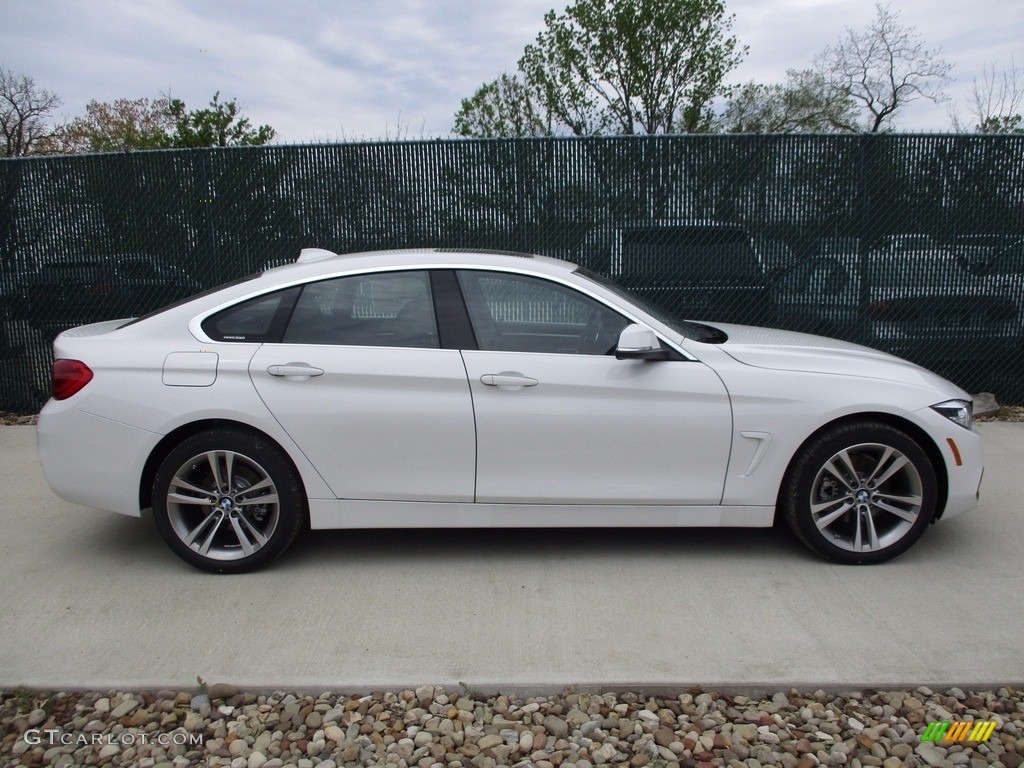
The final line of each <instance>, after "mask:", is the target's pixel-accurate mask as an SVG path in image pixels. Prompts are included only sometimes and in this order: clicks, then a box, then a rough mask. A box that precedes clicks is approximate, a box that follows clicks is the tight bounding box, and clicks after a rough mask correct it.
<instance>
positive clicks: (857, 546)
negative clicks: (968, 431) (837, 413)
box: [781, 422, 937, 564]
mask: <svg viewBox="0 0 1024 768" xmlns="http://www.w3.org/2000/svg"><path fill="white" fill-rule="evenodd" d="M936 497H937V482H936V477H935V469H934V467H933V466H932V463H931V461H930V460H929V458H928V455H927V454H926V453H925V451H924V450H923V449H922V448H921V446H920V445H918V443H917V442H916V441H915V440H914V439H913V438H911V437H910V436H909V435H907V434H906V433H904V432H902V431H900V430H898V429H896V428H894V427H892V426H889V425H887V424H882V423H876V422H865V423H859V424H846V425H842V426H838V427H836V428H834V429H831V430H828V431H826V432H824V433H822V434H821V435H818V436H817V437H816V438H815V439H814V440H812V441H811V442H810V443H809V444H808V445H806V446H805V447H804V450H803V452H802V453H801V455H800V456H798V457H797V458H796V459H795V460H794V462H793V465H792V466H791V468H790V471H789V473H788V475H787V477H786V481H785V485H784V486H783V492H782V496H781V511H782V513H783V515H784V517H785V519H786V522H787V524H788V525H789V527H790V528H791V529H792V530H793V532H794V533H795V534H796V535H797V537H798V538H800V540H801V541H803V542H804V543H805V544H806V545H807V546H808V547H810V548H811V549H812V550H814V551H815V552H817V553H818V554H819V555H821V556H822V557H825V558H827V559H829V560H834V561H836V562H840V563H849V564H869V563H880V562H883V561H885V560H889V559H891V558H893V557H896V556H897V555H899V554H902V553H903V552H905V551H906V550H907V549H908V548H910V546H911V545H912V544H913V543H914V542H915V541H917V540H918V539H919V538H920V537H921V534H923V533H924V530H925V528H927V527H928V524H929V523H930V522H931V520H932V519H933V517H934V515H935V504H936Z"/></svg>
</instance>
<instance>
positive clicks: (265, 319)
mask: <svg viewBox="0 0 1024 768" xmlns="http://www.w3.org/2000/svg"><path fill="white" fill-rule="evenodd" d="M299 290H300V289H299V287H298V286H295V287H293V288H288V289H286V290H283V291H276V292H274V293H269V294H266V295H263V296H256V297H255V298H252V299H248V300H247V301H243V302H240V303H238V304H235V305H234V306H232V307H228V308H227V309H222V310H221V311H220V312H218V313H217V314H215V315H210V316H209V317H208V318H206V319H205V320H204V321H203V323H202V328H203V332H204V333H205V334H206V335H207V336H209V337H210V338H211V339H213V340H214V341H239V342H265V341H280V339H281V335H282V333H283V332H284V327H285V325H286V323H287V322H288V316H289V315H290V314H291V311H292V307H294V306H295V299H296V297H297V296H298V295H299Z"/></svg>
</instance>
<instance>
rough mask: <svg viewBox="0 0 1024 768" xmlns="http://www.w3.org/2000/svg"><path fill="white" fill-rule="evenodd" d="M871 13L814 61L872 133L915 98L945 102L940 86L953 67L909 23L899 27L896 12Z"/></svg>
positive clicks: (880, 10) (879, 10)
mask: <svg viewBox="0 0 1024 768" xmlns="http://www.w3.org/2000/svg"><path fill="white" fill-rule="evenodd" d="M875 11H876V15H875V19H874V21H872V22H871V23H870V24H869V25H868V26H867V27H865V28H864V29H862V30H855V29H852V28H850V27H847V29H846V33H845V35H844V36H843V37H841V38H840V40H839V42H838V43H837V44H836V45H834V46H830V47H828V48H826V49H825V51H824V52H823V53H822V54H821V55H820V57H819V59H818V61H817V64H818V65H819V66H821V67H822V68H823V69H824V71H826V72H828V73H829V75H830V77H832V78H833V79H834V81H835V84H836V86H837V87H841V88H844V89H846V90H847V92H848V93H849V95H850V98H852V99H853V100H854V101H856V102H857V103H858V104H859V106H861V107H862V108H863V110H864V111H865V112H866V113H867V114H866V115H865V120H864V123H863V128H864V130H866V131H868V132H870V133H878V132H879V131H883V130H885V129H887V128H888V127H889V125H890V124H891V123H892V121H893V118H894V117H895V116H896V114H897V112H899V111H901V110H902V109H903V108H904V107H905V106H906V105H908V104H910V103H912V102H914V101H917V100H918V99H928V100H929V101H935V102H939V101H945V100H946V98H947V97H946V95H945V93H944V91H943V90H942V88H943V86H944V85H945V83H946V82H947V81H949V79H950V78H949V71H950V70H951V69H952V66H953V65H952V64H949V63H948V62H946V61H945V60H944V59H942V58H940V56H939V55H940V54H941V53H942V51H941V49H936V50H928V49H927V48H925V46H924V43H923V42H922V41H921V38H920V36H919V35H918V34H917V31H916V30H915V29H914V28H913V27H904V26H903V25H901V24H900V23H899V13H898V12H896V11H893V10H891V9H890V7H889V6H883V5H876V6H875Z"/></svg>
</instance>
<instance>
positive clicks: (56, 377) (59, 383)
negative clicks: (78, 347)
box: [53, 360, 92, 400]
mask: <svg viewBox="0 0 1024 768" xmlns="http://www.w3.org/2000/svg"><path fill="white" fill-rule="evenodd" d="M90 381H92V370H91V369H90V368H89V366H88V365H86V364H85V363H83V362H82V361H81V360H54V362H53V399H54V400H67V399H68V398H69V397H71V396H72V395H73V394H75V393H76V392H78V391H79V390H80V389H82V387H84V386H85V385H86V384H88V383H89V382H90Z"/></svg>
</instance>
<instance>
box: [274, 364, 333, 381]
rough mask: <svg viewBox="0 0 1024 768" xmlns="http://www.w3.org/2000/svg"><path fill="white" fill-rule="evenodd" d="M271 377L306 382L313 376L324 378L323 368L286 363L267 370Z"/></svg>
mask: <svg viewBox="0 0 1024 768" xmlns="http://www.w3.org/2000/svg"><path fill="white" fill-rule="evenodd" d="M267 373H269V374H270V375H271V376H278V377H283V378H286V379H291V380H292V381H305V380H306V379H309V378H312V377H313V376H323V375H324V369H323V368H314V367H313V366H312V365H310V364H309V363H285V364H284V365H272V366H270V367H269V368H267Z"/></svg>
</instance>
